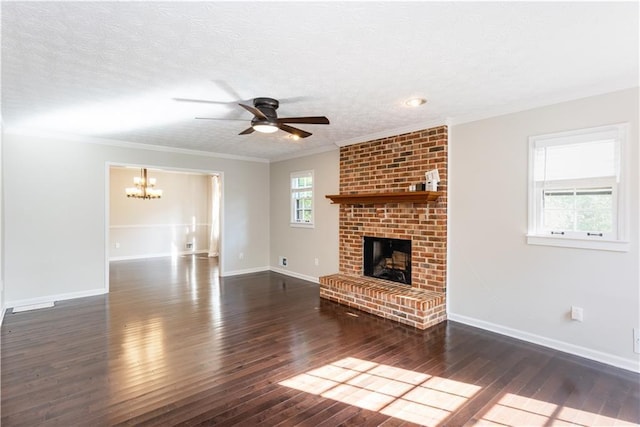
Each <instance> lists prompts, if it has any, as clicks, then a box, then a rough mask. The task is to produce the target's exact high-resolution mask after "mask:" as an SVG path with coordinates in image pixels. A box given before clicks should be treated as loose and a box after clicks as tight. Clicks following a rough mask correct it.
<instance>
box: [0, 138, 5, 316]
mask: <svg viewBox="0 0 640 427" xmlns="http://www.w3.org/2000/svg"><path fill="white" fill-rule="evenodd" d="M2 147H3V143H2V132H0V325H2V322H3V320H4V312H5V303H4V301H5V300H4V185H3V175H4V172H3V168H2V152H3V151H4V149H3V148H2Z"/></svg>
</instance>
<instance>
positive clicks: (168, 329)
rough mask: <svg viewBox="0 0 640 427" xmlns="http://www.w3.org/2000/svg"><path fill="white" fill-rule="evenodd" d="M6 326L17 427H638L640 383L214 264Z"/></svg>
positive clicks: (6, 373) (145, 280) (195, 261)
mask: <svg viewBox="0 0 640 427" xmlns="http://www.w3.org/2000/svg"><path fill="white" fill-rule="evenodd" d="M110 274H111V292H110V294H109V295H108V296H99V297H90V298H83V299H78V300H73V301H63V302H60V303H57V304H56V306H55V307H54V308H51V309H42V310H37V311H32V312H23V313H17V314H11V313H8V314H7V315H6V318H5V319H4V323H3V325H2V349H1V355H2V359H1V363H2V365H1V368H2V375H1V380H2V407H1V409H2V414H1V421H2V425H3V426H14V425H21V426H43V425H60V426H103V425H153V426H165V425H242V426H252V425H265V426H272V425H283V426H290V425H303V426H336V425H345V426H347V425H350V426H364V425H383V426H400V425H402V426H407V425H415V424H424V425H450V426H458V425H474V424H481V425H516V426H523V425H602V426H609V425H618V424H620V425H629V424H636V425H637V424H638V423H640V409H639V403H640V387H639V380H640V378H639V376H638V375H637V374H634V373H631V372H628V371H624V370H619V369H615V368H612V367H609V366H606V365H601V364H598V363H595V362H592V361H588V360H585V359H581V358H577V357H573V356H570V355H567V354H564V353H559V352H555V351H552V350H549V349H545V348H542V347H538V346H535V345H531V344H527V343H523V342H520V341H517V340H514V339H510V338H506V337H503V336H500V335H496V334H492V333H489V332H485V331H481V330H478V329H475V328H471V327H468V326H464V325H461V324H457V323H454V322H447V323H443V324H440V325H437V326H436V327H433V328H431V329H428V330H426V331H418V330H415V329H412V328H410V327H406V326H403V325H400V324H397V323H394V322H391V321H386V320H383V319H380V318H377V317H374V316H370V315H368V314H365V313H361V312H354V311H352V310H349V309H347V308H345V307H342V306H338V305H336V304H333V303H330V302H326V301H321V300H320V299H319V298H318V286H317V285H315V284H312V283H309V282H305V281H302V280H298V279H294V278H290V277H286V276H282V275H280V274H276V273H267V272H265V273H256V274H249V275H244V276H236V277H230V278H225V279H219V278H218V277H217V268H216V266H215V261H212V260H210V259H207V258H203V257H183V258H179V259H177V260H173V261H172V260H171V259H168V258H166V259H152V260H144V261H123V262H115V263H112V265H111V272H110Z"/></svg>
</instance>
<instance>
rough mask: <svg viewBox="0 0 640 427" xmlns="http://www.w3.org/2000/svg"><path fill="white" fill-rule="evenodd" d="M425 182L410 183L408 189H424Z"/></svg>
mask: <svg viewBox="0 0 640 427" xmlns="http://www.w3.org/2000/svg"><path fill="white" fill-rule="evenodd" d="M425 190H426V188H425V184H424V182H419V183H417V184H411V185H410V186H409V191H425Z"/></svg>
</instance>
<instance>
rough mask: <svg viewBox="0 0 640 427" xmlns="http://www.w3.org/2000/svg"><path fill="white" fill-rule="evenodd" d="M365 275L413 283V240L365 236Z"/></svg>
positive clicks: (363, 249) (406, 283)
mask: <svg viewBox="0 0 640 427" xmlns="http://www.w3.org/2000/svg"><path fill="white" fill-rule="evenodd" d="M362 260H363V273H364V275H365V276H369V277H376V278H378V279H384V280H391V281H393V282H398V283H403V284H405V285H411V240H403V239H387V238H384V237H369V236H364V241H363V245H362Z"/></svg>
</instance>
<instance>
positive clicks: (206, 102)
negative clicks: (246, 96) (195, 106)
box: [173, 98, 235, 105]
mask: <svg viewBox="0 0 640 427" xmlns="http://www.w3.org/2000/svg"><path fill="white" fill-rule="evenodd" d="M173 100H174V101H178V102H198V103H200V104H217V105H234V104H235V102H222V101H208V100H206V99H190V98H173Z"/></svg>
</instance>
